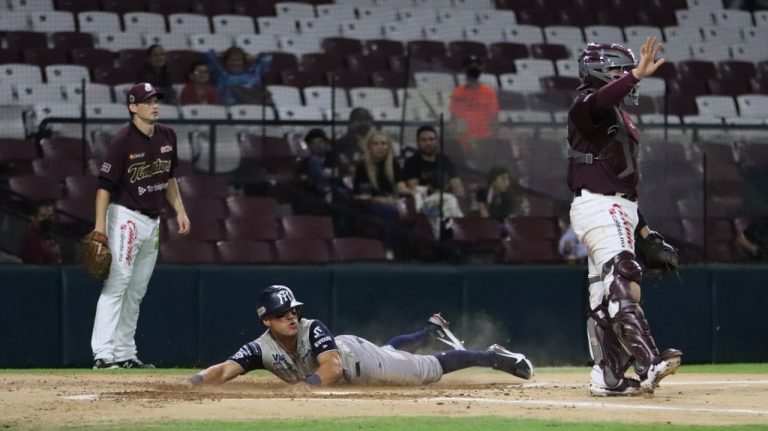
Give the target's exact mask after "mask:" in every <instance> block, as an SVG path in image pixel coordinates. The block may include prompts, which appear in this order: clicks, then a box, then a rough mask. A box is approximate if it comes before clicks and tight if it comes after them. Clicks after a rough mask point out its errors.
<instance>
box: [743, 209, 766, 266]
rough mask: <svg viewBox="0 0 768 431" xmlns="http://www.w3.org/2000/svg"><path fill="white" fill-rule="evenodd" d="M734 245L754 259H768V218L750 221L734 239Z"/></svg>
mask: <svg viewBox="0 0 768 431" xmlns="http://www.w3.org/2000/svg"><path fill="white" fill-rule="evenodd" d="M736 243H737V244H738V245H739V246H740V247H741V248H743V249H744V250H746V251H747V252H749V254H750V256H752V257H754V258H755V259H765V258H766V257H768V216H764V217H759V218H756V219H754V220H752V222H750V223H749V225H747V227H746V228H745V229H744V232H741V233H740V234H739V236H738V238H736Z"/></svg>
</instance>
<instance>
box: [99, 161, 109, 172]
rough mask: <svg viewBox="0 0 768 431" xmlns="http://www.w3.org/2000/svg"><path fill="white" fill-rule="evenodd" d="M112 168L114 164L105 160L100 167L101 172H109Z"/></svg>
mask: <svg viewBox="0 0 768 431" xmlns="http://www.w3.org/2000/svg"><path fill="white" fill-rule="evenodd" d="M110 169H112V165H111V164H109V163H107V162H104V163H102V164H101V168H100V169H99V170H100V171H101V172H104V173H105V174H107V173H109V170H110Z"/></svg>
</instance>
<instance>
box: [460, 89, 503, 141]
mask: <svg viewBox="0 0 768 431" xmlns="http://www.w3.org/2000/svg"><path fill="white" fill-rule="evenodd" d="M470 85H471V84H462V85H459V86H458V87H456V88H454V89H453V94H452V95H451V108H450V109H451V115H452V116H453V117H454V118H456V119H463V120H464V121H465V122H466V124H467V129H466V131H465V132H464V133H463V134H462V135H463V136H465V137H466V138H470V139H471V138H488V137H490V136H491V133H492V127H491V126H492V125H493V122H494V121H495V120H496V116H497V115H498V114H499V100H498V98H497V97H496V91H495V90H494V89H493V88H492V87H491V86H490V85H488V84H483V83H482V82H477V83H474V85H472V86H471V87H470Z"/></svg>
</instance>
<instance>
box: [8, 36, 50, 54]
mask: <svg viewBox="0 0 768 431" xmlns="http://www.w3.org/2000/svg"><path fill="white" fill-rule="evenodd" d="M5 42H6V48H7V49H10V50H11V51H16V52H21V51H25V50H27V49H45V48H48V37H47V35H46V34H45V33H39V32H36V31H9V32H7V33H6V34H5Z"/></svg>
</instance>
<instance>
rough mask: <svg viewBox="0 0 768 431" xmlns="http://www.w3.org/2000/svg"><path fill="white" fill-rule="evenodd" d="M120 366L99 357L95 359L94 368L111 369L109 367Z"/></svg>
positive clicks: (115, 367)
mask: <svg viewBox="0 0 768 431" xmlns="http://www.w3.org/2000/svg"><path fill="white" fill-rule="evenodd" d="M117 368H120V367H119V366H118V365H117V364H116V363H114V362H107V361H106V360H104V359H97V360H95V361H93V369H94V370H109V369H113V370H114V369H117Z"/></svg>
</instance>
